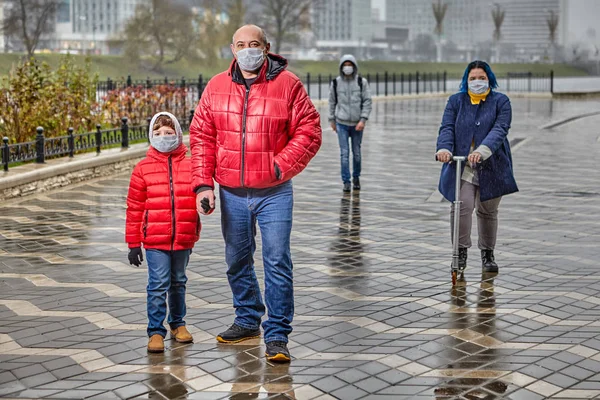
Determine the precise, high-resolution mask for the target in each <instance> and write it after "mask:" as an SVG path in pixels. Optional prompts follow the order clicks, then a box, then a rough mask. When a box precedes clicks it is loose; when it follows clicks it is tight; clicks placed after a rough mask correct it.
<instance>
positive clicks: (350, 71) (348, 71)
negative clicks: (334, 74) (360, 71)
mask: <svg viewBox="0 0 600 400" xmlns="http://www.w3.org/2000/svg"><path fill="white" fill-rule="evenodd" d="M342 72H343V73H344V75H352V74H353V73H354V67H353V66H352V65H344V66H343V67H342Z"/></svg>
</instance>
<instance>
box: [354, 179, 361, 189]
mask: <svg viewBox="0 0 600 400" xmlns="http://www.w3.org/2000/svg"><path fill="white" fill-rule="evenodd" d="M352 183H353V184H354V185H353V186H352V189H354V190H360V179H358V178H354V179H353V180H352Z"/></svg>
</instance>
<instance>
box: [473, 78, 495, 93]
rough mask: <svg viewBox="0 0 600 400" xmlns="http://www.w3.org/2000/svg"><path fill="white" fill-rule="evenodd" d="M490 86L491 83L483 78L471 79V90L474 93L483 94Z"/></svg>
mask: <svg viewBox="0 0 600 400" xmlns="http://www.w3.org/2000/svg"><path fill="white" fill-rule="evenodd" d="M489 87H490V83H489V82H488V81H484V80H482V79H476V80H474V81H469V91H470V92H471V93H473V94H483V93H485V92H486V90H488V88H489Z"/></svg>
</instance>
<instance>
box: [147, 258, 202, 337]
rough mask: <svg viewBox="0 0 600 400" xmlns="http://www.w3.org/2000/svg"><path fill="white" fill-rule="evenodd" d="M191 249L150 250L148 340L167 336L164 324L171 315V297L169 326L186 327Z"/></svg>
mask: <svg viewBox="0 0 600 400" xmlns="http://www.w3.org/2000/svg"><path fill="white" fill-rule="evenodd" d="M191 252H192V251H191V250H177V251H164V250H154V249H147V250H146V260H148V287H147V288H146V292H147V293H148V299H147V308H148V330H147V331H148V337H150V336H152V335H156V334H159V335H161V336H162V337H165V336H166V335H167V330H166V329H165V327H164V326H163V322H164V320H165V318H166V316H167V298H168V301H169V320H168V323H169V326H170V327H171V329H177V328H179V327H180V326H184V325H185V321H184V320H183V318H184V317H185V312H186V308H185V284H186V283H187V276H185V268H186V267H187V264H188V261H189V259H190V254H191Z"/></svg>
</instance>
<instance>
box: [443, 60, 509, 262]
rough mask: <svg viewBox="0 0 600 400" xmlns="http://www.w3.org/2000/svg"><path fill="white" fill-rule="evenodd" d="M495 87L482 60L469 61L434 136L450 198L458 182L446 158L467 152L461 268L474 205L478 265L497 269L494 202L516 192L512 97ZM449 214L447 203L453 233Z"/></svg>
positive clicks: (463, 177)
mask: <svg viewBox="0 0 600 400" xmlns="http://www.w3.org/2000/svg"><path fill="white" fill-rule="evenodd" d="M497 87H498V83H497V82H496V77H495V76H494V73H493V72H492V69H491V68H490V66H489V65H488V64H487V63H486V62H484V61H473V62H472V63H470V64H469V65H468V66H467V68H466V70H465V73H464V75H463V78H462V82H461V85H460V92H459V93H456V94H454V95H452V96H450V98H449V99H448V104H447V105H446V109H445V110H444V116H443V118H442V124H441V126H440V131H439V135H438V140H437V153H436V158H437V160H438V161H441V162H443V163H444V165H443V166H442V173H441V176H440V184H439V190H440V192H441V193H442V195H443V196H444V197H445V198H446V199H447V200H448V201H450V202H452V201H454V193H455V186H456V183H455V182H456V180H455V179H456V175H455V174H456V168H455V166H454V164H451V163H450V161H451V160H452V156H453V155H456V156H464V157H467V162H466V163H464V164H463V169H462V171H461V186H460V200H461V201H462V204H461V207H460V225H459V239H458V246H459V268H460V269H464V268H465V267H466V266H467V249H468V248H469V247H471V225H472V216H473V210H474V209H477V227H478V231H479V241H478V247H479V249H480V250H481V262H482V268H483V271H484V272H498V265H497V264H496V262H495V260H494V247H495V246H496V232H497V230H498V205H499V204H500V199H501V198H502V196H504V195H506V194H509V193H514V192H516V191H518V188H517V183H516V182H515V178H514V176H513V168H512V156H511V153H510V146H509V143H508V138H507V135H508V130H509V129H510V123H511V119H512V110H511V106H510V100H509V99H508V97H507V96H506V95H504V94H502V93H499V92H496V91H494V89H496V88H497ZM453 213H454V210H453V208H451V212H450V214H451V215H450V225H451V229H450V232H451V235H452V232H453V229H452V224H453V221H454V218H453ZM452 240H454V238H452Z"/></svg>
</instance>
